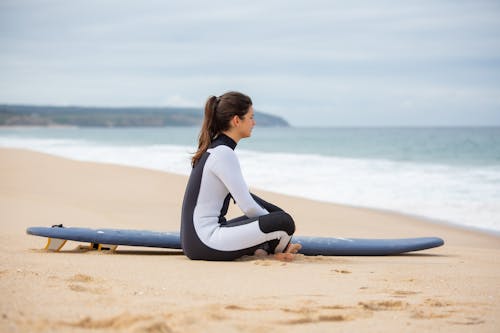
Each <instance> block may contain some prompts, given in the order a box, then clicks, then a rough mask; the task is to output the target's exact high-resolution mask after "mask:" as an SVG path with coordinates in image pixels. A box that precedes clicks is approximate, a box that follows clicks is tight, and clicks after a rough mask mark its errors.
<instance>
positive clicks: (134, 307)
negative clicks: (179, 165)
mask: <svg viewBox="0 0 500 333" xmlns="http://www.w3.org/2000/svg"><path fill="white" fill-rule="evenodd" d="M186 181H187V178H186V177H183V176H177V175H171V174H167V173H162V172H155V171H150V170H144V169H138V168H127V167H121V166H114V165H105V164H95V163H85V162H76V161H71V160H67V159H62V158H58V157H53V156H49V155H44V154H40V153H36V152H30V151H24V150H15V149H0V221H1V222H0V223H1V227H2V233H1V236H0V237H1V238H0V241H1V242H0V281H1V284H0V292H1V295H2V297H1V303H0V313H1V319H0V331H1V332H117V331H120V332H221V331H224V332H265V331H269V330H272V331H273V332H299V331H300V332H331V331H334V330H335V331H336V332H361V331H370V332H403V331H404V332H422V331H430V330H432V331H440V332H498V331H499V328H500V238H499V237H497V236H494V235H488V234H485V233H481V232H476V231H471V230H467V229H462V228H457V227H453V226H450V225H444V224H437V223H433V222H429V221H426V220H423V219H419V218H415V217H409V216H405V215H401V214H396V213H390V212H382V211H376V210H370V209H361V208H354V207H346V206H341V205H335V204H329V203H320V202H315V201H311V200H306V199H301V198H295V197H290V196H284V195H278V194H274V193H266V192H263V191H259V190H255V192H256V193H257V194H259V195H260V196H262V197H263V198H265V199H267V200H269V201H271V202H274V203H276V204H277V205H278V206H281V207H283V208H285V209H286V210H288V211H289V212H290V213H291V214H292V215H293V216H294V218H295V221H296V223H297V234H298V235H317V236H340V237H358V238H359V237H367V238H376V237H383V238H398V237H417V236H438V237H442V238H443V239H445V241H446V244H445V246H443V247H440V248H436V249H431V250H427V251H422V252H416V253H413V254H407V255H400V256H389V257H306V256H302V255H298V256H297V258H296V260H295V261H293V262H281V261H277V260H273V259H271V258H256V257H248V258H245V259H243V260H239V261H235V262H202V261H190V260H189V259H187V258H186V257H185V256H184V255H182V253H181V252H179V251H176V250H161V249H160V250H152V249H145V248H132V247H119V248H118V251H117V252H116V253H106V252H97V251H83V250H81V249H80V248H79V245H82V244H81V243H76V242H68V243H67V244H66V246H65V247H64V249H63V251H62V252H59V253H50V252H46V251H44V250H41V249H42V248H43V247H44V245H45V240H44V239H42V238H40V237H34V236H29V235H26V234H25V230H26V228H27V227H29V226H35V225H39V226H50V225H52V224H59V223H63V224H64V225H67V226H82V227H84V226H87V227H115V228H130V229H151V230H160V231H169V230H178V228H179V220H180V207H181V203H182V196H183V191H184V186H185V184H186ZM231 214H232V215H233V216H234V215H237V214H238V212H237V211H236V210H234V209H232V210H231Z"/></svg>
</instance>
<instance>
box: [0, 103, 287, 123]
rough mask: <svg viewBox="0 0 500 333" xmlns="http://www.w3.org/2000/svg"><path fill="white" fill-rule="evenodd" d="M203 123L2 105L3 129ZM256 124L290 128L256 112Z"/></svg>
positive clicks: (191, 111)
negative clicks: (4, 127) (12, 127)
mask: <svg viewBox="0 0 500 333" xmlns="http://www.w3.org/2000/svg"><path fill="white" fill-rule="evenodd" d="M202 120H203V110H201V109H198V108H180V107H162V108H160V107H159V108H153V107H79V106H31V105H0V126H78V127H163V126H199V125H200V124H201V122H202ZM255 121H256V122H257V124H258V125H259V126H280V127H287V126H289V124H288V122H287V121H286V120H285V119H283V118H280V117H277V116H273V115H270V114H266V113H262V112H255Z"/></svg>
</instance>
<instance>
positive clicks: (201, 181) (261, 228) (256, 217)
mask: <svg viewBox="0 0 500 333" xmlns="http://www.w3.org/2000/svg"><path fill="white" fill-rule="evenodd" d="M235 148H236V142H234V140H232V139H231V138H230V137H228V136H226V135H224V134H220V135H219V136H218V137H217V139H215V140H214V141H213V142H212V144H211V145H210V147H209V149H208V150H207V151H206V152H205V153H204V154H203V155H202V156H201V158H200V159H199V160H198V161H197V163H196V164H195V166H194V167H193V169H192V171H191V175H190V177H189V181H188V184H187V187H186V192H185V195H184V202H183V204H182V217H181V244H182V249H183V250H184V253H185V254H186V255H187V256H188V257H189V258H190V259H198V260H234V259H237V258H239V257H241V256H243V255H253V254H254V252H255V250H257V249H259V248H261V249H264V250H266V251H268V252H271V253H272V252H274V253H278V252H283V251H284V250H285V248H286V246H287V245H288V244H289V242H290V239H291V237H292V234H293V233H294V232H295V224H294V221H293V219H292V218H291V216H290V215H288V214H287V213H286V212H284V211H283V210H282V209H280V208H279V207H277V206H274V205H272V204H270V203H268V202H266V201H264V200H262V199H261V198H259V197H257V196H255V195H253V194H251V193H250V191H249V189H248V186H247V185H246V183H245V181H244V179H243V175H242V173H241V169H240V164H239V162H238V158H237V156H236V154H235V152H234V149H235ZM231 198H233V199H234V201H235V202H236V204H237V205H238V206H239V207H240V209H241V210H242V211H243V213H244V214H245V215H244V216H241V217H238V218H236V219H233V220H229V221H226V218H225V215H226V213H227V210H228V207H229V201H230V200H231Z"/></svg>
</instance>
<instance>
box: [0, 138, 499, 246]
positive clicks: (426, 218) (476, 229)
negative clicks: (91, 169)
mask: <svg viewBox="0 0 500 333" xmlns="http://www.w3.org/2000/svg"><path fill="white" fill-rule="evenodd" d="M2 149H13V150H25V151H30V152H35V153H40V154H46V155H49V156H53V157H57V158H63V159H68V160H72V161H75V162H83V163H96V164H103V165H109V166H116V167H125V168H137V169H141V170H146V171H155V172H163V173H165V174H167V175H175V176H181V177H186V179H187V177H188V176H186V175H184V174H180V173H175V172H169V171H162V170H159V169H153V168H147V167H140V166H131V165H124V164H117V163H108V162H98V161H81V160H77V159H73V158H70V157H65V156H60V155H55V154H50V153H45V152H40V151H37V150H33V149H29V148H10V147H0V151H1V150H2ZM252 188H254V187H252ZM254 189H255V190H257V191H260V192H266V193H275V194H276V195H285V196H290V197H296V198H298V199H305V200H311V201H317V202H322V203H325V204H334V205H338V206H344V207H350V208H352V209H366V210H369V211H373V212H380V213H385V214H396V215H400V216H403V217H408V218H414V219H418V220H422V221H426V222H429V223H433V224H436V225H443V226H446V227H450V228H457V229H459V230H463V231H470V232H472V233H478V234H485V235H488V236H493V237H497V238H499V240H500V230H498V231H497V230H493V229H488V228H481V227H476V226H471V225H463V224H460V223H457V222H453V221H447V220H441V219H438V218H433V217H429V216H424V215H419V214H413V213H409V212H404V211H398V210H391V209H385V208H379V207H370V206H361V205H354V204H347V203H338V202H333V201H327V200H319V199H312V198H308V197H303V196H300V195H293V194H286V193H280V192H274V191H269V190H266V189H262V188H258V187H255V188H254Z"/></svg>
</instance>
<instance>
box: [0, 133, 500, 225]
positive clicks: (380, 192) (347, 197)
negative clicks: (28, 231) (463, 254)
mask: <svg viewBox="0 0 500 333" xmlns="http://www.w3.org/2000/svg"><path fill="white" fill-rule="evenodd" d="M0 146H4V147H16V148H25V149H32V150H36V151H41V152H45V153H49V154H53V155H57V156H63V157H67V158H72V159H76V160H82V161H95V162H103V163H113V164H121V165H128V166H135V167H142V168H148V169H154V170H161V171H166V172H172V173H177V174H182V175H188V174H189V172H190V169H191V168H190V157H191V154H192V153H193V152H194V150H195V148H194V147H189V146H178V145H143V146H141V145H135V146H134V145H132V146H121V145H103V144H96V143H93V142H88V141H84V140H66V139H30V138H15V137H1V138H0ZM237 154H238V155H239V157H240V161H241V165H242V168H243V173H244V175H245V178H246V180H247V182H248V183H249V184H250V185H251V186H253V187H257V188H261V189H265V190H269V191H274V192H278V193H284V194H290V195H295V196H301V197H305V198H310V199H315V200H321V201H327V202H336V203H341V204H348V205H354V206H364V207H372V208H379V209H387V210H394V211H399V212H404V213H408V214H415V215H419V216H424V217H428V218H432V219H437V220H443V221H449V222H452V223H457V224H461V225H464V226H471V227H476V228H482V229H489V230H493V231H500V167H498V166H488V167H469V168H465V167H459V166H450V165H438V164H422V163H419V164H417V163H413V162H395V161H388V160H374V159H351V158H337V157H328V156H321V155H305V154H304V155H298V154H284V153H263V152H254V151H248V150H247V151H245V150H240V149H238V150H237Z"/></svg>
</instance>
